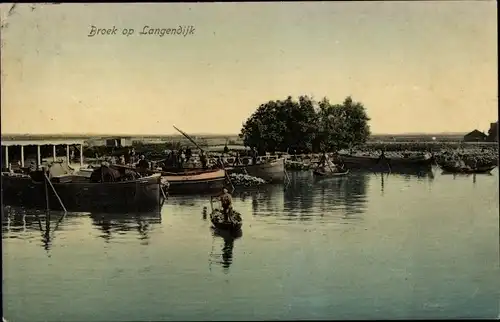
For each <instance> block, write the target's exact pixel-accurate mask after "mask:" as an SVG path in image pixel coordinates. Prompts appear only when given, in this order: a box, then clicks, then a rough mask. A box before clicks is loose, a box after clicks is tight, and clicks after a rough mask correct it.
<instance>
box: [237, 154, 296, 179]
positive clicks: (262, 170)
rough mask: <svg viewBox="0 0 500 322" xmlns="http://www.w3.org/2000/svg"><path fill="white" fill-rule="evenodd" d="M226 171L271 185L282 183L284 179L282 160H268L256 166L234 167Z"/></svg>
mask: <svg viewBox="0 0 500 322" xmlns="http://www.w3.org/2000/svg"><path fill="white" fill-rule="evenodd" d="M227 170H228V172H229V174H231V173H245V174H248V175H251V176H253V177H257V178H262V179H264V180H265V181H267V182H273V183H280V182H284V181H285V178H286V174H285V171H286V169H285V159H284V158H280V159H276V160H269V161H267V162H263V163H257V164H250V165H236V166H233V167H230V168H227Z"/></svg>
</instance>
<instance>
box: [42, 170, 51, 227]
mask: <svg viewBox="0 0 500 322" xmlns="http://www.w3.org/2000/svg"><path fill="white" fill-rule="evenodd" d="M42 171H43V177H44V180H43V181H44V183H45V184H44V185H43V186H44V187H45V205H46V213H45V233H47V232H48V231H50V205H49V186H48V182H47V180H48V179H47V176H46V174H45V169H42Z"/></svg>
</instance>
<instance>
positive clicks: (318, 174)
mask: <svg viewBox="0 0 500 322" xmlns="http://www.w3.org/2000/svg"><path fill="white" fill-rule="evenodd" d="M348 174H349V169H347V170H344V171H340V172H336V171H321V170H314V171H313V175H314V176H315V177H318V178H340V177H344V176H346V175H348Z"/></svg>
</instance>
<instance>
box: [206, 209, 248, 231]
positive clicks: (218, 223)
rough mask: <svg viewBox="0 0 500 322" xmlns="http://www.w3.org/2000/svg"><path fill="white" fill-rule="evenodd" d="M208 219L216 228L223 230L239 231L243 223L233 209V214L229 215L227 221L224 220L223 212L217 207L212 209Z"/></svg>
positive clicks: (239, 215)
mask: <svg viewBox="0 0 500 322" xmlns="http://www.w3.org/2000/svg"><path fill="white" fill-rule="evenodd" d="M210 221H211V222H212V225H213V227H214V228H216V229H220V230H225V231H239V230H241V226H242V225H243V219H242V218H241V214H240V213H239V212H237V211H234V210H233V214H232V215H231V216H229V221H225V220H224V214H223V213H222V212H221V211H220V210H219V209H214V210H213V211H212V213H211V214H210Z"/></svg>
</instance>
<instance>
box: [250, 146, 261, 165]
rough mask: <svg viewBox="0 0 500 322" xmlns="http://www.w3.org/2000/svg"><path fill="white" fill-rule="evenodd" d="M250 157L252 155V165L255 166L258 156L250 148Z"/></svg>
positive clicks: (254, 149)
mask: <svg viewBox="0 0 500 322" xmlns="http://www.w3.org/2000/svg"><path fill="white" fill-rule="evenodd" d="M251 155H252V165H255V164H257V157H258V156H259V153H258V152H257V149H256V148H252V151H251Z"/></svg>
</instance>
